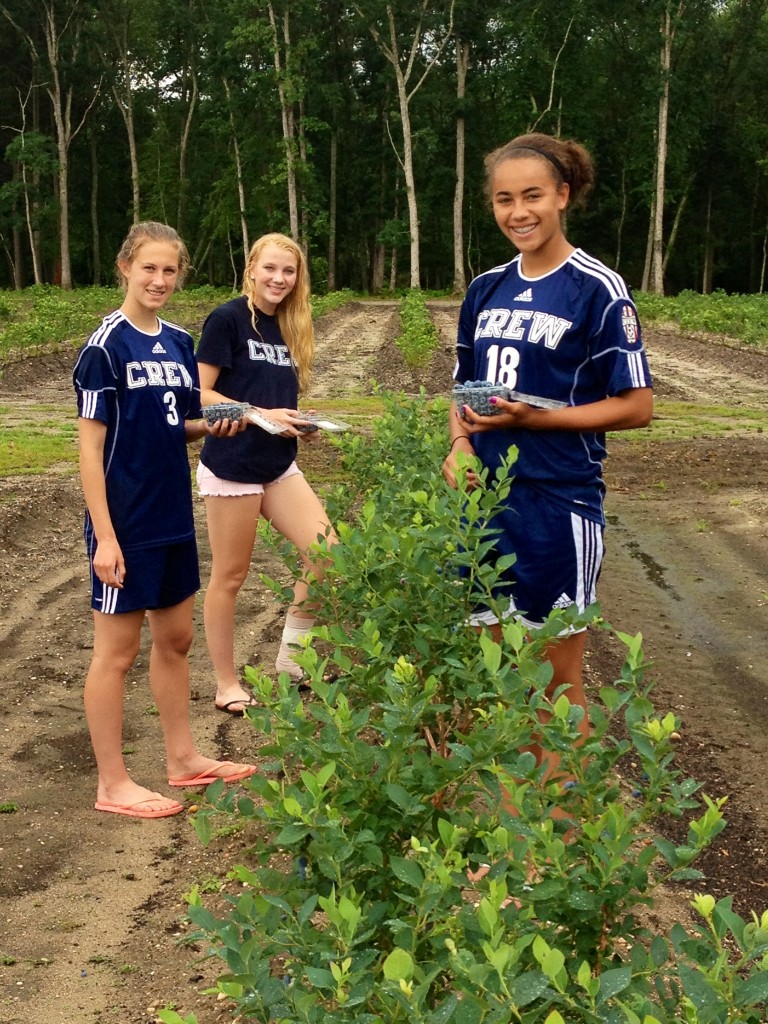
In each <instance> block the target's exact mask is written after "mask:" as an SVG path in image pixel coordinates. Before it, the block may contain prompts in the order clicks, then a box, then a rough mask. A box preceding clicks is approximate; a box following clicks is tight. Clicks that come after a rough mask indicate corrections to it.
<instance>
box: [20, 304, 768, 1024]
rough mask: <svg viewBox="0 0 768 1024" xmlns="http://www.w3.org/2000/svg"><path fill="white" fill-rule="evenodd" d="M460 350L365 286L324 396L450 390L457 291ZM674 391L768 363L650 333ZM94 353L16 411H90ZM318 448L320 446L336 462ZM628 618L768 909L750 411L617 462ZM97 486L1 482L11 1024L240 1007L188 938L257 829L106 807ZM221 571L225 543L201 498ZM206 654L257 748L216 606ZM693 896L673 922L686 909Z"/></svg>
mask: <svg viewBox="0 0 768 1024" xmlns="http://www.w3.org/2000/svg"><path fill="white" fill-rule="evenodd" d="M432 311H433V316H434V318H435V321H436V323H437V324H438V326H439V328H440V331H441V339H442V345H441V348H440V350H439V351H438V353H437V354H436V356H435V359H434V361H433V364H432V366H431V367H430V368H429V369H428V370H427V371H425V372H424V373H421V374H418V375H414V374H412V373H410V372H409V371H407V369H406V368H405V367H404V366H403V364H402V362H401V360H400V358H399V354H398V352H397V349H396V348H395V346H394V338H395V336H396V333H397V316H396V307H395V306H394V305H393V304H391V303H389V304H387V303H379V304H368V303H366V304H352V305H351V306H349V307H346V308H345V309H343V310H339V311H336V312H335V313H333V314H330V315H329V316H328V317H325V318H324V319H323V320H322V321H321V322H320V324H319V353H318V360H317V375H316V377H317V380H316V385H315V391H314V394H315V395H316V396H317V397H321V396H322V397H325V396H332V395H335V394H336V395H340V396H346V395H350V394H355V393H363V392H366V391H368V389H369V381H370V379H371V378H374V379H376V380H377V381H378V382H379V383H381V384H384V385H386V386H390V387H394V388H396V389H400V388H403V389H405V390H408V391H415V390H417V389H418V388H419V387H424V388H425V389H426V391H427V392H428V393H438V392H445V391H448V390H449V389H450V386H451V380H450V376H451V368H452V365H453V336H454V331H455V322H456V315H457V308H456V306H455V304H451V303H437V304H435V305H434V306H433V310H432ZM647 342H648V348H649V352H650V357H651V360H652V363H653V369H654V373H655V377H656V380H657V390H658V393H659V394H660V395H661V396H665V397H674V398H678V399H680V400H683V401H684V400H691V399H695V400H697V401H699V402H701V401H708V402H711V403H712V404H722V403H725V402H728V403H730V404H732V405H733V406H734V407H736V409H738V407H741V408H761V409H766V408H768V358H766V357H765V356H760V355H759V354H756V353H754V352H751V351H748V350H745V349H737V348H732V347H727V346H724V345H720V344H714V343H712V342H711V341H710V342H709V343H707V344H705V343H703V342H702V341H698V340H696V339H683V338H680V337H678V336H676V335H674V334H672V333H664V332H656V333H651V334H649V336H648V338H647ZM72 358H73V353H64V354H59V355H56V356H50V357H45V358H42V359H37V360H35V361H28V362H26V363H24V364H20V365H18V366H16V367H13V368H9V369H8V370H7V371H6V373H5V375H4V377H3V379H2V380H1V381H0V405H1V406H3V407H4V408H8V407H9V406H11V407H13V410H14V412H13V415H18V416H19V418H25V417H27V416H28V415H30V414H32V412H33V410H34V408H35V407H37V406H39V405H40V403H42V402H45V403H46V404H47V405H49V406H51V407H53V409H54V410H56V411H57V412H58V414H60V415H61V416H62V417H65V416H72V415H73V399H72V395H71V391H70V385H69V370H70V367H71V363H72ZM318 457H319V455H318V454H317V453H316V454H315V456H314V458H318ZM606 477H607V480H608V484H609V489H610V497H609V500H608V505H607V508H608V514H609V518H610V522H611V529H610V530H609V534H608V544H609V547H608V558H607V561H606V566H605V570H604V573H603V578H602V581H601V594H600V596H601V600H602V604H603V610H604V613H605V616H606V618H607V619H608V620H609V621H610V622H612V623H613V624H614V625H615V626H616V627H617V628H619V629H622V630H625V631H626V632H629V633H635V632H638V631H642V633H643V635H644V637H645V642H646V651H647V654H648V656H649V657H650V659H651V660H652V662H653V665H652V668H651V669H650V674H651V676H652V677H653V678H654V680H655V681H656V703H657V706H658V707H659V709H660V710H668V709H672V710H674V711H675V712H676V713H677V714H679V715H680V717H681V718H682V720H683V728H682V730H681V731H682V737H683V738H682V740H681V742H680V745H679V761H680V764H681V767H682V768H683V769H684V770H685V771H686V772H688V773H690V774H692V775H694V776H695V777H696V778H699V779H701V780H703V781H704V782H705V783H706V789H707V791H708V792H709V793H710V794H711V795H713V796H719V795H722V794H728V796H729V803H728V808H727V812H728V815H727V816H728V819H729V828H728V829H727V830H726V832H725V833H724V834H723V836H722V837H721V838H720V840H719V841H718V843H717V845H716V846H715V848H714V849H713V850H712V851H710V852H709V853H708V855H707V857H706V860H705V863H704V865H703V866H704V869H705V871H706V874H707V878H706V882H705V883H704V885H703V888H706V889H707V890H708V891H711V892H713V893H714V894H716V895H718V896H720V895H724V894H726V893H733V894H734V896H735V899H736V903H737V906H738V908H739V909H740V910H741V911H742V912H745V911H746V910H747V909H748V908H749V907H754V908H755V909H763V908H764V907H765V906H766V904H767V903H768V893H766V892H765V890H766V888H768V852H767V851H768V810H767V809H766V805H765V801H764V800H763V799H762V798H761V796H760V793H761V792H762V782H761V781H760V780H761V779H762V770H763V768H764V764H765V761H766V757H767V756H768V740H767V739H766V736H767V735H768V730H767V727H768V684H767V683H766V677H768V438H767V437H766V435H765V434H759V433H754V432H752V433H750V434H747V433H745V432H743V431H742V430H740V429H739V428H738V427H737V428H736V429H734V430H733V431H732V432H730V433H729V434H728V435H726V436H724V437H723V436H721V437H720V438H719V439H718V440H716V441H713V440H711V439H706V438H701V439H698V440H693V441H680V442H675V441H669V442H665V443H655V444H653V445H651V444H649V443H648V441H647V439H645V440H644V439H643V437H642V435H641V434H638V435H634V436H632V437H629V436H622V437H621V438H619V439H616V440H615V441H614V442H613V444H612V447H611V456H610V458H609V460H608V462H607V464H606ZM81 508H82V503H81V498H80V494H79V489H78V485H77V481H76V480H75V479H74V478H73V477H72V476H71V474H70V472H68V471H66V470H64V469H63V468H62V469H61V470H57V469H56V468H54V469H53V470H52V471H51V472H49V473H48V474H46V475H45V476H44V477H24V478H13V479H5V480H0V554H1V555H2V565H3V573H2V575H0V654H1V656H2V660H1V662H0V682H1V683H2V690H3V696H4V699H3V702H2V705H1V706H0V729H2V732H3V743H2V747H1V748H0V766H1V767H2V776H0V778H1V780H2V781H0V805H3V804H13V805H16V807H17V808H18V809H17V810H16V811H15V812H14V813H2V814H0V864H2V871H0V1021H4V1022H8V1024H38V1022H40V1021H45V1022H46V1024H64V1022H66V1024H91V1022H95V1021H100V1022H102V1024H149V1022H151V1021H154V1020H155V1019H156V1016H155V1015H156V1010H157V1009H158V1008H161V1007H164V1006H175V1007H176V1008H177V1009H179V1010H180V1011H181V1012H183V1013H188V1012H190V1011H194V1012H195V1013H196V1014H197V1016H198V1020H199V1021H200V1024H216V1022H218V1021H223V1020H229V1019H231V1014H230V1013H229V1012H228V1010H227V1007H226V1004H222V1003H217V1002H216V1001H215V1000H212V999H211V997H210V996H206V995H204V991H205V989H206V987H207V986H209V985H210V984H212V983H213V981H214V979H215V977H216V974H217V961H207V960H205V959H204V957H203V954H204V952H205V951H204V950H203V949H200V948H195V947H190V946H188V945H186V946H185V945H180V944H179V942H178V939H179V938H180V937H181V936H183V934H184V931H185V925H184V910H185V904H184V899H183V893H184V892H185V891H186V890H188V889H189V888H190V887H191V885H192V884H193V883H195V882H197V883H200V884H202V885H203V887H204V888H213V887H215V886H219V885H222V884H223V886H224V887H225V888H227V887H229V886H231V885H232V883H231V882H228V881H227V880H226V874H227V870H228V868H229V866H230V865H231V864H232V862H233V859H234V857H235V856H236V850H237V841H236V839H231V838H230V839H222V840H218V841H216V842H215V843H214V844H212V845H211V846H210V847H209V848H208V849H207V850H203V849H202V848H201V847H200V844H199V843H198V841H197V838H196V836H195V835H194V833H193V831H192V829H191V827H190V825H189V822H188V821H187V820H186V817H184V816H180V817H178V818H170V819H163V820H159V821H152V822H143V821H136V820H129V819H124V818H120V817H117V816H111V815H100V814H96V813H95V812H94V811H93V810H92V805H93V799H94V793H95V773H94V768H93V763H92V757H91V752H90V745H89V741H88V735H87V730H86V726H85V720H84V716H83V710H82V701H81V688H82V680H83V676H84V673H85V671H86V668H87V665H88V662H89V657H90V643H91V631H90V622H89V613H88V602H87V594H86V571H85V570H86V564H85V560H84V557H83V550H82V542H81V535H80V525H81ZM197 511H198V515H199V526H200V529H199V542H200V549H201V557H202V562H203V579H205V578H206V576H207V569H208V564H209V551H208V545H207V538H206V535H205V526H204V521H203V515H202V507H201V506H200V507H198V510H197ZM259 571H268V572H270V573H271V574H272V575H278V576H279V575H280V572H281V570H280V568H279V567H277V566H276V565H275V564H274V563H273V562H271V560H270V558H269V557H268V556H265V555H264V554H262V553H259V554H257V556H256V559H255V564H254V572H253V574H252V576H251V577H250V579H249V581H248V583H247V585H246V587H245V589H244V592H243V595H242V600H241V601H240V604H239V608H238V615H239V619H238V628H237V638H238V639H237V647H238V650H237V655H238V659H239V660H240V662H242V663H246V662H253V663H256V662H260V663H262V664H264V665H265V666H268V665H270V664H271V662H272V660H273V657H274V652H275V649H276V646H277V641H278V637H279V631H280V626H281V619H282V612H281V609H280V608H279V607H277V606H276V605H275V603H274V602H273V600H272V598H271V597H270V596H269V595H265V593H264V591H263V587H262V586H261V584H260V582H259V579H258V573H259ZM196 630H197V632H196V639H195V644H194V648H193V652H192V657H191V669H192V688H193V702H192V716H193V723H194V729H195V733H196V736H197V737H198V738H199V743H200V747H201V749H203V750H205V751H206V752H210V753H211V754H216V755H217V756H221V757H230V758H233V759H246V758H249V757H254V756H255V755H256V750H257V747H258V738H257V737H255V736H254V734H253V732H252V731H251V730H250V726H249V725H248V724H247V723H244V722H243V721H241V720H237V719H232V718H230V717H225V716H224V715H220V714H217V713H216V712H215V711H214V709H213V705H212V692H211V686H210V670H209V665H208V661H207V656H206V652H205V643H204V639H203V632H202V620H201V615H200V612H199V609H198V613H197V619H196ZM147 655H148V645H147V642H146V640H145V643H144V645H143V647H142V651H141V655H140V657H139V660H138V661H137V663H136V665H135V667H134V670H133V672H131V674H130V676H129V681H128V687H127V696H126V725H125V742H126V748H127V749H128V750H130V753H129V754H128V757H129V763H130V765H131V767H132V770H133V771H134V772H135V774H136V776H137V777H138V778H140V779H141V780H142V781H143V782H144V783H146V784H151V785H152V786H153V787H159V788H161V789H164V788H165V784H164V783H165V780H164V774H163V764H162V748H161V743H160V736H159V725H158V721H157V718H156V717H155V716H154V715H153V714H152V713H151V698H150V695H149V690H148V686H147V680H146V667H147ZM588 657H589V671H590V678H591V681H592V682H593V683H595V684H597V683H600V682H602V681H607V680H609V679H611V678H612V677H613V676H612V674H613V673H614V672H615V670H616V668H617V667H618V665H619V663H620V661H621V658H622V654H621V650H620V644H619V643H618V641H617V640H616V639H615V638H611V637H610V636H607V635H605V634H595V635H594V636H592V638H591V641H590V649H589V656H588ZM687 898H688V894H686V893H685V892H679V893H678V892H670V893H668V894H667V897H666V898H665V900H663V901H662V902H661V903H660V904H659V907H658V909H657V916H658V917H659V919H660V923H661V924H663V925H666V924H668V923H669V922H670V921H672V920H675V919H677V917H679V916H683V915H684V914H685V907H686V900H687Z"/></svg>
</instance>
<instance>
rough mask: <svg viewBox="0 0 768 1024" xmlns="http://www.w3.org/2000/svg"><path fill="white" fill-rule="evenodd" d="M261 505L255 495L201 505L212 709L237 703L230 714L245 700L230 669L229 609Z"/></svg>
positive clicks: (231, 622) (232, 624)
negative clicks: (207, 551) (207, 558)
mask: <svg viewBox="0 0 768 1024" xmlns="http://www.w3.org/2000/svg"><path fill="white" fill-rule="evenodd" d="M261 503H262V497H261V495H258V494H244V495H241V496H239V497H227V498H214V497H206V499H205V507H206V512H207V516H208V537H209V539H210V543H211V554H212V558H213V562H212V567H211V579H210V581H209V583H208V589H207V591H206V594H205V605H204V610H203V615H204V620H205V636H206V640H207V642H208V653H209V654H210V658H211V661H212V662H213V670H214V673H215V675H216V698H215V699H216V704H217V705H218V706H219V707H223V706H224V705H225V704H228V703H230V702H232V701H242V703H241V704H232V705H231V710H232V711H234V712H237V711H240V710H241V709H242V708H243V707H244V706H245V705H246V704H247V703H248V701H249V700H250V699H251V695H250V694H248V693H246V691H245V690H244V689H243V687H242V684H241V683H240V678H239V676H238V672H237V669H236V667H235V603H236V601H237V595H238V594H239V592H240V588H241V587H242V585H243V582H244V581H245V578H246V576H247V575H248V570H249V568H250V565H251V556H252V554H253V545H254V542H255V540H256V526H257V523H258V520H259V513H260V511H261Z"/></svg>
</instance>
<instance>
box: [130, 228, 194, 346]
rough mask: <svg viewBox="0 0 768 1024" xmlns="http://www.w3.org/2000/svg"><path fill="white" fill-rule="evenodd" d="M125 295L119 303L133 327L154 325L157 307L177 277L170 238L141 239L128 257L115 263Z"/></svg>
mask: <svg viewBox="0 0 768 1024" xmlns="http://www.w3.org/2000/svg"><path fill="white" fill-rule="evenodd" d="M118 266H119V268H120V272H121V274H122V275H123V283H124V286H125V299H124V300H123V304H122V306H121V307H120V308H121V309H122V311H123V312H124V313H125V315H126V316H127V317H128V319H129V320H130V321H131V322H132V323H134V324H136V326H137V327H142V328H145V329H146V328H148V327H149V328H154V326H155V324H156V322H157V311H158V310H160V309H162V308H163V306H164V305H165V304H166V302H167V301H168V299H169V298H170V297H171V295H173V293H174V290H175V288H176V283H177V281H178V279H179V252H178V248H177V246H175V245H174V244H173V243H171V242H155V241H151V240H147V241H146V242H142V243H141V244H140V245H139V246H138V247H137V248H136V251H135V253H134V256H133V259H131V260H130V261H125V262H120V263H119V264H118Z"/></svg>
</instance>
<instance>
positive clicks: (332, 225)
mask: <svg viewBox="0 0 768 1024" xmlns="http://www.w3.org/2000/svg"><path fill="white" fill-rule="evenodd" d="M338 152H339V138H338V134H337V132H336V129H335V128H332V129H331V169H330V178H329V182H328V191H329V193H330V194H329V196H328V282H327V288H328V291H329V292H335V291H336V164H337V160H338Z"/></svg>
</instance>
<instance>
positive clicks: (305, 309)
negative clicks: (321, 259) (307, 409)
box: [242, 231, 315, 392]
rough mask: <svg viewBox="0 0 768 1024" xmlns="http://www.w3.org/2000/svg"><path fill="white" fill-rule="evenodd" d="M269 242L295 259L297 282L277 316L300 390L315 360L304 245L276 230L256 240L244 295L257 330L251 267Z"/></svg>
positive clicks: (246, 270) (306, 382)
mask: <svg viewBox="0 0 768 1024" xmlns="http://www.w3.org/2000/svg"><path fill="white" fill-rule="evenodd" d="M268 245H276V246H278V248H280V249H285V250H287V251H288V252H289V253H291V255H292V256H293V257H294V258H295V260H296V283H295V284H294V286H293V288H292V289H291V290H290V292H288V294H287V295H286V297H285V298H284V299H283V300H282V302H280V303H279V305H278V307H277V309H276V311H275V318H276V320H277V324H278V327H279V328H280V333H281V335H282V336H283V341H284V342H285V344H286V345H287V347H288V352H289V354H290V356H291V361H292V362H293V366H294V369H295V370H296V376H297V377H298V379H299V391H301V392H303V391H306V390H307V388H308V387H309V381H310V377H311V374H312V361H313V359H314V357H315V328H314V324H313V323H312V307H311V306H310V304H309V271H308V269H307V260H306V257H305V256H304V253H303V251H302V250H301V248H300V247H299V246H298V245H297V244H296V243H295V242H294V241H293V239H292V238H289V237H288V236H287V235H281V234H279V233H278V232H276V231H273V232H271V233H270V234H268V235H262V236H261V238H257V239H256V241H255V242H254V243H253V245H252V246H251V251H250V252H249V253H248V259H247V260H246V263H245V272H244V273H243V288H242V294H243V295H244V296H245V298H246V300H247V302H248V308H249V309H250V311H251V323H252V324H253V329H254V330H255V331H257V332H258V326H257V323H258V319H259V311H258V309H257V308H256V305H255V303H254V295H255V286H254V282H253V280H252V278H251V267H252V266H253V265H254V263H256V262H257V260H258V259H259V257H260V256H261V254H262V252H263V251H264V249H265V248H266V247H267V246H268Z"/></svg>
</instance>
